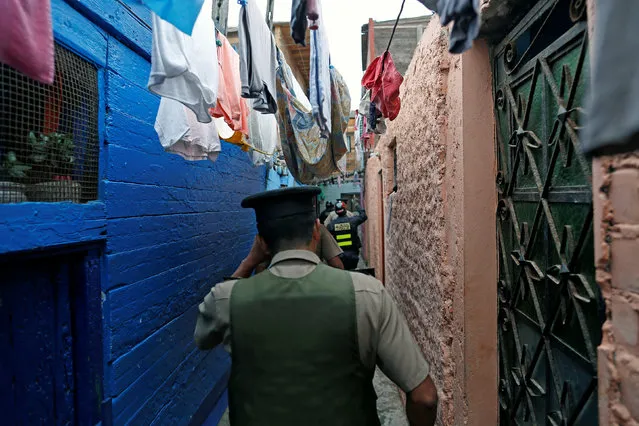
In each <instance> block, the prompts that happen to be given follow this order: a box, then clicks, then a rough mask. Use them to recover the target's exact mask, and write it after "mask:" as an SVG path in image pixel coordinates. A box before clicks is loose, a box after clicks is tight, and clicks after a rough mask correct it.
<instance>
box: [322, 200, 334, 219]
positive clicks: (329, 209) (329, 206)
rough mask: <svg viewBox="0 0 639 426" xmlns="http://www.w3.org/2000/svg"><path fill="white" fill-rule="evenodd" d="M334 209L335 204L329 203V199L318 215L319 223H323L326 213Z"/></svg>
mask: <svg viewBox="0 0 639 426" xmlns="http://www.w3.org/2000/svg"><path fill="white" fill-rule="evenodd" d="M334 210H335V205H334V204H333V203H331V202H330V201H327V202H326V204H325V208H324V210H322V212H321V213H320V215H319V220H320V223H324V221H325V220H326V218H327V217H328V215H329V214H330V213H331V212H332V211H334Z"/></svg>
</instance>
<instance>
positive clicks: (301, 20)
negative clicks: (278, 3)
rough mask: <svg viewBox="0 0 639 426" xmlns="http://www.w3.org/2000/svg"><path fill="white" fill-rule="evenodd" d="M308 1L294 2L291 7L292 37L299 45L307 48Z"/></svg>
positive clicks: (296, 0) (295, 0) (298, 0)
mask: <svg viewBox="0 0 639 426" xmlns="http://www.w3.org/2000/svg"><path fill="white" fill-rule="evenodd" d="M306 5H307V0H293V4H292V6H291V37H292V38H293V40H294V41H295V43H297V44H301V45H302V46H306V29H307V28H308V20H307V19H306Z"/></svg>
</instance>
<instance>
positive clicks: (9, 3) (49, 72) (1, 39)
mask: <svg viewBox="0 0 639 426" xmlns="http://www.w3.org/2000/svg"><path fill="white" fill-rule="evenodd" d="M0 10H1V11H0V62H2V63H4V64H7V65H9V66H11V67H13V68H15V69H16V70H18V71H20V72H21V73H23V74H25V75H26V76H28V77H31V78H32V79H34V80H37V81H39V82H41V83H46V84H51V83H53V78H54V68H55V66H54V62H55V61H54V48H53V27H52V24H51V2H50V0H5V1H3V2H2V7H0Z"/></svg>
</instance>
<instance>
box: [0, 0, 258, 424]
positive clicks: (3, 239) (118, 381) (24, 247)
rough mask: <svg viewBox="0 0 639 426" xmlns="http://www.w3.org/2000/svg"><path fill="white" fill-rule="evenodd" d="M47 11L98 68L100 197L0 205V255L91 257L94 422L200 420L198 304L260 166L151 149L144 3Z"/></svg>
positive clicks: (206, 373)
mask: <svg viewBox="0 0 639 426" xmlns="http://www.w3.org/2000/svg"><path fill="white" fill-rule="evenodd" d="M52 7H53V19H54V32H55V36H56V40H57V41H58V42H60V43H62V44H64V45H65V46H66V47H68V48H70V49H71V50H73V51H75V52H76V53H78V54H80V55H81V56H83V57H84V58H86V59H88V60H90V61H91V62H93V63H94V64H95V65H96V66H97V67H98V70H99V71H98V72H99V79H100V96H101V99H100V102H101V108H100V110H101V115H100V136H101V140H102V148H101V170H100V175H101V185H100V200H99V201H96V202H91V203H88V204H84V205H77V204H71V203H56V204H45V203H24V204H16V205H0V255H2V254H8V253H11V254H14V255H15V253H16V252H20V251H25V252H28V251H31V250H36V249H38V250H40V249H44V248H51V247H54V248H57V247H68V246H73V245H75V244H78V243H92V244H95V243H97V244H98V245H99V246H100V247H102V256H103V263H104V267H103V275H102V280H101V281H102V283H101V286H102V318H103V326H102V334H103V365H104V380H103V383H102V387H103V394H104V405H103V407H104V408H103V419H104V424H105V425H108V424H109V423H111V422H112V424H115V425H124V424H127V423H131V424H158V425H160V424H162V425H186V424H189V423H192V424H201V423H202V422H203V421H204V420H205V419H207V417H209V416H210V415H211V413H212V412H213V413H215V412H217V411H220V409H219V407H220V405H221V404H222V405H223V403H224V401H225V399H224V396H223V392H224V388H225V382H226V378H227V375H228V371H229V365H230V361H229V358H228V356H227V355H226V354H225V353H224V352H223V351H222V350H221V349H218V350H216V351H212V352H200V351H198V350H197V349H196V348H195V346H194V344H193V342H192V335H193V328H194V325H195V318H196V313H197V304H198V303H199V301H200V300H201V299H202V298H203V297H204V295H205V294H206V293H207V292H208V291H209V289H210V287H211V285H212V284H214V283H216V282H218V281H220V280H221V279H222V277H223V276H224V275H229V274H230V273H232V272H233V270H234V269H235V267H236V266H237V264H239V262H240V261H241V259H242V258H243V257H244V255H245V254H246V252H248V250H249V248H250V245H251V242H252V239H253V236H254V234H255V224H254V217H253V214H252V212H251V211H245V210H243V209H241V208H240V201H241V199H242V198H243V197H245V196H246V195H248V194H251V193H255V192H258V191H261V190H263V189H264V188H265V183H266V181H267V179H266V170H265V168H264V167H258V168H255V167H253V166H252V165H251V163H250V161H249V159H248V157H247V155H246V153H244V152H242V151H241V150H239V149H238V148H236V147H235V146H233V145H230V144H224V145H223V152H222V154H221V155H220V156H219V159H218V160H217V162H215V163H210V162H208V161H202V162H187V161H185V160H183V159H182V158H180V157H178V156H176V155H173V154H168V153H165V152H164V151H163V149H162V148H161V146H160V144H159V142H158V140H157V136H156V133H155V131H154V129H153V123H154V120H155V115H156V111H157V107H158V104H159V99H158V98H157V97H156V96H155V95H153V94H151V93H149V92H148V91H147V90H146V82H147V78H148V74H149V70H150V50H151V30H150V19H149V13H148V11H147V10H146V9H145V8H144V7H143V6H141V5H139V4H137V3H136V2H135V0H129V1H128V3H127V4H124V3H123V2H121V1H119V0H52ZM216 407H218V408H217V409H216ZM211 421H214V419H213V420H212V418H211V417H209V419H208V420H207V423H209V422H211Z"/></svg>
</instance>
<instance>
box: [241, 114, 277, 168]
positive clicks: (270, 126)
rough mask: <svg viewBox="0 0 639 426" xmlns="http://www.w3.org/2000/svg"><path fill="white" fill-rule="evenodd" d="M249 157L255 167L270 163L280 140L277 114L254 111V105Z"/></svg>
mask: <svg viewBox="0 0 639 426" xmlns="http://www.w3.org/2000/svg"><path fill="white" fill-rule="evenodd" d="M248 125H249V141H248V142H249V145H251V147H252V148H253V149H251V150H250V151H249V157H250V158H251V161H252V162H253V164H254V165H256V166H260V165H262V164H267V163H270V162H271V161H272V160H273V154H274V153H275V150H276V149H277V144H278V142H279V140H280V132H279V125H278V123H277V118H276V117H275V114H262V113H261V112H259V111H257V110H255V109H253V107H252V105H251V107H250V111H249V117H248Z"/></svg>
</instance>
